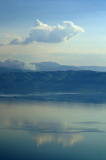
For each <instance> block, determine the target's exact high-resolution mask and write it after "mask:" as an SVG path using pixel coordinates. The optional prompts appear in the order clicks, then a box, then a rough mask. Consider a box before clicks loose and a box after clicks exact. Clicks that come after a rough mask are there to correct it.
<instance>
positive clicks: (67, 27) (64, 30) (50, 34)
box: [10, 20, 84, 45]
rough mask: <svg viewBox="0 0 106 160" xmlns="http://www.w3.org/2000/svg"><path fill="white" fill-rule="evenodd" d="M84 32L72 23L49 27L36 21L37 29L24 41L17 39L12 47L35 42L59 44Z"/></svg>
mask: <svg viewBox="0 0 106 160" xmlns="http://www.w3.org/2000/svg"><path fill="white" fill-rule="evenodd" d="M82 32H84V29H83V28H81V27H79V26H77V25H75V24H74V23H73V22H71V21H64V22H63V25H57V26H49V25H48V24H44V23H42V22H40V21H39V20H36V23H35V27H34V28H33V29H32V31H31V32H30V34H29V37H27V38H25V40H24V41H22V40H21V39H19V38H17V39H14V40H13V41H11V42H10V44H11V45H17V44H23V45H27V44H29V43H33V42H45V43H59V42H64V41H67V40H69V39H71V38H72V37H74V36H76V35H78V34H79V33H82Z"/></svg>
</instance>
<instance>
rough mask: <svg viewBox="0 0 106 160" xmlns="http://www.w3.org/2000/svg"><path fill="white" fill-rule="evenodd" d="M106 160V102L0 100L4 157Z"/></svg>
mask: <svg viewBox="0 0 106 160" xmlns="http://www.w3.org/2000/svg"><path fill="white" fill-rule="evenodd" d="M94 159H95V160H106V104H93V103H71V102H43V101H42V102H34V101H31V100H29V101H26V100H23V101H22V100H21V101H15V100H14V101H1V102H0V160H94Z"/></svg>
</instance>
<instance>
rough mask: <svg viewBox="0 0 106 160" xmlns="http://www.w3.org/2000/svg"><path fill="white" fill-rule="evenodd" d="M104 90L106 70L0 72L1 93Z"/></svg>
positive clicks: (105, 89)
mask: <svg viewBox="0 0 106 160" xmlns="http://www.w3.org/2000/svg"><path fill="white" fill-rule="evenodd" d="M41 91H42V92H53V91H54V92H55V91H57V92H95V91H96V92H106V72H94V71H55V72H7V73H0V92H1V93H33V92H41Z"/></svg>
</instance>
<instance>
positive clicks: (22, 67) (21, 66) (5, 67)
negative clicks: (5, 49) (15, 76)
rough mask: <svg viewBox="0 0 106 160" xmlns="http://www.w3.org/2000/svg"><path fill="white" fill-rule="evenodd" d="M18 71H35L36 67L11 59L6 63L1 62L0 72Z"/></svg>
mask: <svg viewBox="0 0 106 160" xmlns="http://www.w3.org/2000/svg"><path fill="white" fill-rule="evenodd" d="M16 70H17V71H26V70H35V65H33V64H27V63H24V62H21V61H18V60H11V59H8V60H6V61H4V62H0V72H2V71H16Z"/></svg>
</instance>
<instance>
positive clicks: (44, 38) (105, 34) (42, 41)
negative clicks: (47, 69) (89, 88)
mask: <svg viewBox="0 0 106 160" xmlns="http://www.w3.org/2000/svg"><path fill="white" fill-rule="evenodd" d="M6 59H17V60H20V61H24V62H43V61H45V62H46V61H53V62H57V63H60V64H67V65H80V66H81V65H93V66H94V65H96V66H97V65H100V66H106V1H105V0H89V1H88V0H1V1H0V61H4V60H6Z"/></svg>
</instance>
